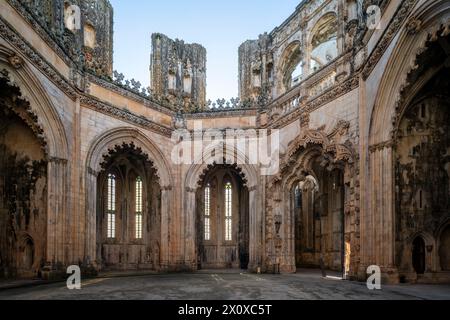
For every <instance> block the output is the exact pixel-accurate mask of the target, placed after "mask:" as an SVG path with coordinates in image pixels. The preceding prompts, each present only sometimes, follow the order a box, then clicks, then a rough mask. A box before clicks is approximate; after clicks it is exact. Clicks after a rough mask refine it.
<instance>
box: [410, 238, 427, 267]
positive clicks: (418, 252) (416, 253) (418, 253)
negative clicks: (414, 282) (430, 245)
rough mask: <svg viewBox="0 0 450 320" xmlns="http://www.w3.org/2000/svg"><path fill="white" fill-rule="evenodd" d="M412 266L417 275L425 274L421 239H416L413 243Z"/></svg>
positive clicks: (423, 250)
mask: <svg viewBox="0 0 450 320" xmlns="http://www.w3.org/2000/svg"><path fill="white" fill-rule="evenodd" d="M412 265H413V268H414V270H415V271H416V273H417V274H424V273H425V241H424V240H423V239H422V237H417V238H416V239H414V241H413V244H412Z"/></svg>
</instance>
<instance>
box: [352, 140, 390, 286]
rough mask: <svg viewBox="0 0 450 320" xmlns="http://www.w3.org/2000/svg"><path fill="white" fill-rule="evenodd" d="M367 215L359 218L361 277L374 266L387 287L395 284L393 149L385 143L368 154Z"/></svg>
mask: <svg viewBox="0 0 450 320" xmlns="http://www.w3.org/2000/svg"><path fill="white" fill-rule="evenodd" d="M369 159H370V166H369V188H368V191H369V192H368V193H367V194H368V197H369V198H368V201H369V206H368V212H367V213H366V214H365V215H364V216H362V217H361V220H362V221H361V222H362V228H364V230H363V231H364V239H363V242H362V245H363V246H364V251H363V256H362V264H361V269H360V276H361V277H362V276H363V275H362V273H365V270H366V268H367V267H368V266H370V265H377V266H379V267H380V268H381V271H382V273H383V281H384V282H386V283H396V282H398V272H397V268H396V266H395V258H394V255H395V210H394V206H395V203H394V194H395V193H394V192H395V188H394V165H393V148H392V145H391V144H390V143H384V144H381V145H379V146H377V147H374V148H371V150H370V156H369Z"/></svg>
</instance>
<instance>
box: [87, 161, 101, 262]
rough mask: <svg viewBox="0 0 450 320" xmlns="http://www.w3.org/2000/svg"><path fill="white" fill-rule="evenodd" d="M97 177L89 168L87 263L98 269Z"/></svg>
mask: <svg viewBox="0 0 450 320" xmlns="http://www.w3.org/2000/svg"><path fill="white" fill-rule="evenodd" d="M97 177H98V173H97V172H96V171H95V170H93V169H91V168H88V170H87V177H86V226H85V228H86V248H85V252H86V263H87V264H88V265H93V266H94V267H96V265H97V263H98V262H99V261H97Z"/></svg>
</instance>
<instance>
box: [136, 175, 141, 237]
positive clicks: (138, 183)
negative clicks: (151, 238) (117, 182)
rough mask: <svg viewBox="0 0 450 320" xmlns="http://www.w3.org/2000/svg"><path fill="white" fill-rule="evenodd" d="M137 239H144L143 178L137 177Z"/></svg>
mask: <svg viewBox="0 0 450 320" xmlns="http://www.w3.org/2000/svg"><path fill="white" fill-rule="evenodd" d="M135 223H136V226H135V230H136V234H135V236H136V239H142V179H141V177H137V178H136V218H135Z"/></svg>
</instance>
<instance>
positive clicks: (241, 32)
mask: <svg viewBox="0 0 450 320" xmlns="http://www.w3.org/2000/svg"><path fill="white" fill-rule="evenodd" d="M110 2H111V4H112V5H113V7H114V69H115V70H117V71H119V72H122V73H124V75H125V76H126V78H128V79H131V78H135V79H136V80H139V81H140V82H141V83H142V84H144V85H145V86H146V87H147V86H148V85H149V82H150V71H149V65H150V50H151V34H152V33H154V32H161V33H164V34H166V35H167V36H169V37H170V38H172V39H175V38H179V39H183V40H184V41H185V42H188V43H193V42H195V43H199V44H201V45H203V46H204V47H205V48H206V50H207V54H208V56H207V59H208V65H207V68H208V69H207V95H208V98H209V99H212V100H215V99H217V98H231V97H236V96H237V94H238V48H239V45H240V44H241V43H242V42H244V41H245V40H248V39H257V37H258V35H259V34H261V33H264V32H266V31H267V32H270V31H272V30H273V28H275V27H276V26H278V25H280V24H281V23H282V22H283V21H284V20H285V19H286V18H288V17H289V16H290V15H291V13H293V12H294V10H295V7H296V6H297V5H298V4H299V3H300V0H241V1H238V0H225V1H223V0H222V1H217V0H184V1H183V0H158V1H157V0H110Z"/></svg>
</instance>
